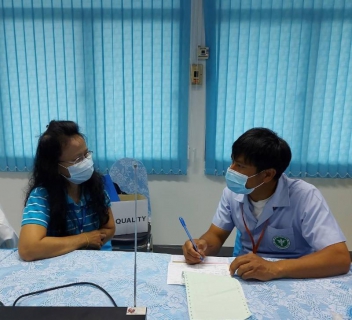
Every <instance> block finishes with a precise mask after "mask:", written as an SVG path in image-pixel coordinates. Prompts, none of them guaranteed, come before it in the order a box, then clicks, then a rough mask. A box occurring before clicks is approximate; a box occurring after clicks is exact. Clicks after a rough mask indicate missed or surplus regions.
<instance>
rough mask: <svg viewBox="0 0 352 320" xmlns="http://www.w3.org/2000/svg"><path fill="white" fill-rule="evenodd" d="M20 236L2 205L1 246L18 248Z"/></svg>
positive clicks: (0, 214) (0, 219)
mask: <svg viewBox="0 0 352 320" xmlns="http://www.w3.org/2000/svg"><path fill="white" fill-rule="evenodd" d="M17 245H18V236H17V234H16V232H15V230H14V229H13V228H12V227H11V225H10V223H9V222H8V221H7V219H6V216H5V213H4V212H3V211H2V209H1V207H0V248H1V249H12V248H17Z"/></svg>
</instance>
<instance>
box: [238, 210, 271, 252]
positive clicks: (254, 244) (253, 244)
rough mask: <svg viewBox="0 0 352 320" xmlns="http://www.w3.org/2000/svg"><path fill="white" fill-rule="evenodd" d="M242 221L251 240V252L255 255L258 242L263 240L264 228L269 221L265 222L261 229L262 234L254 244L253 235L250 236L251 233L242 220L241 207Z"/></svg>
mask: <svg viewBox="0 0 352 320" xmlns="http://www.w3.org/2000/svg"><path fill="white" fill-rule="evenodd" d="M242 219H243V223H244V227H245V228H246V231H247V233H248V235H249V237H250V238H251V241H252V249H253V250H252V251H253V253H257V251H258V248H259V245H260V242H261V241H262V239H263V236H264V232H265V230H266V227H267V226H268V222H269V219H268V220H266V221H265V225H264V227H263V230H262V232H261V233H260V236H259V239H258V241H257V243H255V242H254V238H253V235H252V233H251V232H250V230H249V229H248V227H247V223H246V220H244V214H243V206H242Z"/></svg>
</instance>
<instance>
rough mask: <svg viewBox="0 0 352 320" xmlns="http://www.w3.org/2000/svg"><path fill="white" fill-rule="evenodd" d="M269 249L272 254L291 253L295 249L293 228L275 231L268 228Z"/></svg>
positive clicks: (275, 229)
mask: <svg viewBox="0 0 352 320" xmlns="http://www.w3.org/2000/svg"><path fill="white" fill-rule="evenodd" d="M266 233H267V237H268V238H267V239H268V243H269V249H270V250H271V251H274V252H293V251H294V250H295V249H296V245H295V237H294V232H293V228H285V229H277V228H273V227H271V226H268V228H267V230H266Z"/></svg>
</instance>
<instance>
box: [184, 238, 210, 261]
mask: <svg viewBox="0 0 352 320" xmlns="http://www.w3.org/2000/svg"><path fill="white" fill-rule="evenodd" d="M193 241H194V242H195V244H196V245H197V248H198V251H199V253H198V252H197V251H196V250H194V247H193V244H192V242H191V241H189V240H187V241H186V242H185V244H184V245H183V246H182V251H183V255H184V256H185V259H186V262H187V263H188V264H196V263H200V262H201V261H202V260H201V257H203V258H204V257H205V250H206V249H207V242H206V241H205V240H203V239H193Z"/></svg>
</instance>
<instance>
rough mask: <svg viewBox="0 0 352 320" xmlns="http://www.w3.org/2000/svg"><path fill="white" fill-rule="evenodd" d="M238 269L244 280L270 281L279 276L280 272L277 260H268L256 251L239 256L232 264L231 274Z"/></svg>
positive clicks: (238, 273)
mask: <svg viewBox="0 0 352 320" xmlns="http://www.w3.org/2000/svg"><path fill="white" fill-rule="evenodd" d="M236 270H237V275H238V276H239V277H241V278H242V279H244V280H248V279H257V280H261V281H268V280H272V279H276V278H278V274H279V269H278V267H277V264H276V262H272V261H267V260H265V259H263V258H261V257H259V256H258V255H256V254H254V253H248V254H246V255H243V256H240V257H237V258H236V259H235V260H234V261H233V262H232V263H231V265H230V274H231V276H232V275H234V273H235V272H236Z"/></svg>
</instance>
